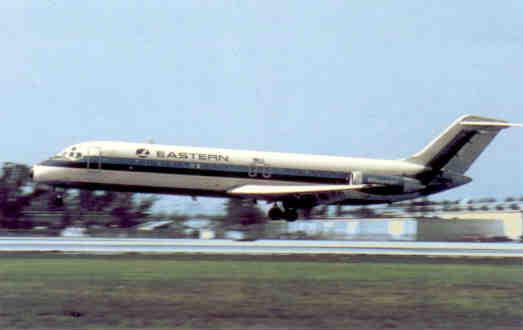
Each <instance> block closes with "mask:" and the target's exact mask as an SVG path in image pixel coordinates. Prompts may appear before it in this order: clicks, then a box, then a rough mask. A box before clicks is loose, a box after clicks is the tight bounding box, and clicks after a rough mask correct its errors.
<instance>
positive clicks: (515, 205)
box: [509, 203, 519, 210]
mask: <svg viewBox="0 0 523 330" xmlns="http://www.w3.org/2000/svg"><path fill="white" fill-rule="evenodd" d="M509 207H510V209H511V210H519V204H517V203H512V204H510V206H509Z"/></svg>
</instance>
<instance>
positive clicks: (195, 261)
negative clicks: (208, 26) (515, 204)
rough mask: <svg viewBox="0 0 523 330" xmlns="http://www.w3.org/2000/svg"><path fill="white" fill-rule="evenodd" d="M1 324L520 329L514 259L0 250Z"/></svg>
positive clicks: (522, 301)
mask: <svg viewBox="0 0 523 330" xmlns="http://www.w3.org/2000/svg"><path fill="white" fill-rule="evenodd" d="M0 328H1V329H28V328H29V329H31V328H38V329H42V328H49V329H108V328H111V329H128V328H147V329H172V328H179V329H191V328H213V329H216V328H222V329H231V328H237V329H267V328H279V329H282V328H300V329H304V328H310V329H326V328H338V329H391V328H398V329H518V330H521V329H522V328H523V265H522V260H521V259H510V260H506V259H500V260H493V259H445V258H424V257H416V258H409V257H385V256H383V257H365V256H355V257H349V256H343V257H340V256H301V257H299V256H298V257H297V256H257V257H254V256H209V255H163V256H161V255H153V256H151V255H121V256H86V255H62V254H1V255H0Z"/></svg>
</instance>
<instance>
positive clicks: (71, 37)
mask: <svg viewBox="0 0 523 330" xmlns="http://www.w3.org/2000/svg"><path fill="white" fill-rule="evenodd" d="M0 16H1V19H0V44H1V45H2V51H1V52H0V123H1V124H2V129H1V131H0V138H1V139H0V141H1V142H0V143H1V145H0V146H1V150H2V152H3V155H2V157H1V158H0V159H1V160H3V161H17V162H24V163H33V162H37V161H39V160H42V159H44V158H46V157H48V156H50V155H51V154H53V153H55V152H57V151H58V150H60V149H62V148H63V147H65V146H67V145H69V144H72V143H76V142H81V141H84V140H90V139H113V140H127V141H145V140H147V139H149V138H153V139H154V140H155V141H156V142H157V143H166V144H181V145H194V146H215V147H231V148H248V149H260V150H269V151H289V152H302V153H316V154H335V155H346V156H368V157H380V158H401V157H405V156H408V155H410V154H412V153H414V152H416V151H418V149H420V148H422V147H423V146H424V145H425V144H426V143H427V142H429V141H430V140H431V139H432V138H433V137H434V136H435V135H437V134H438V133H439V132H440V131H441V130H443V129H444V128H445V127H446V126H447V125H448V124H450V122H452V121H453V120H454V119H455V118H457V117H458V116H459V115H461V114H464V113H472V114H480V115H486V116H493V117H499V118H502V119H507V120H510V121H515V122H523V2H522V1H495V2H494V1H234V2H233V1H229V2H220V1H170V2H169V1H161V2H160V1H158V2H157V1H143V2H134V1H121V2H120V1H89V2H87V1H34V2H31V1H14V0H13V1H2V2H1V3H0ZM522 170H523V129H522V130H517V129H512V130H507V131H504V132H503V133H502V134H501V135H500V136H499V137H498V138H497V139H496V140H495V141H494V142H493V144H492V145H491V146H490V147H489V148H488V149H487V151H486V152H485V153H484V154H483V155H482V157H481V158H480V159H479V161H478V162H476V163H475V164H474V166H473V167H472V169H471V170H470V171H469V172H468V173H467V174H469V175H470V176H472V177H473V178H474V181H473V182H472V183H471V184H469V185H467V186H465V187H462V188H460V189H457V190H455V191H453V192H449V193H444V194H440V195H439V196H438V198H457V197H479V196H492V195H493V196H497V197H506V196H508V195H514V194H517V195H521V193H522V192H523V189H522V185H523V171H522ZM171 200H172V199H171ZM175 200H176V199H175ZM178 201H180V200H178Z"/></svg>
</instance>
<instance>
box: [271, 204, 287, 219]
mask: <svg viewBox="0 0 523 330" xmlns="http://www.w3.org/2000/svg"><path fill="white" fill-rule="evenodd" d="M268 216H269V218H270V219H271V220H280V219H281V218H282V217H283V211H282V210H281V209H280V208H279V207H278V206H273V207H272V208H271V209H270V210H269V213H268Z"/></svg>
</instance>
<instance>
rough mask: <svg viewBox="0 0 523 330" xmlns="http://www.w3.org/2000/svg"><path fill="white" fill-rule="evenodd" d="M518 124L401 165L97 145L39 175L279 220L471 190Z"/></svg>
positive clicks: (444, 145) (435, 146)
mask: <svg viewBox="0 0 523 330" xmlns="http://www.w3.org/2000/svg"><path fill="white" fill-rule="evenodd" d="M510 126H522V124H511V123H507V122H505V121H502V120H497V119H491V118H484V117H479V116H471V115H467V116H463V117H461V118H459V119H457V120H456V121H455V122H454V123H453V124H452V125H451V126H450V127H449V128H447V129H446V130H445V131H444V132H443V133H442V134H441V135H440V136H438V137H437V138H436V139H434V140H433V141H432V142H431V143H429V144H428V145H427V146H426V147H425V148H423V149H422V150H421V151H420V152H418V153H417V154H415V155H413V156H411V157H408V158H404V159H399V160H382V159H365V158H349V157H333V156H318V155H306V154H288V153H275V152H261V151H240V150H229V149H211V148H195V147H183V146H170V145H157V144H144V143H128V142H108V141H107V142H102V141H90V142H84V143H80V144H76V145H73V146H70V147H68V148H66V149H64V150H63V151H61V152H60V153H59V154H57V155H56V156H53V157H51V158H50V159H49V160H46V161H44V162H42V163H40V164H38V165H35V166H34V167H33V170H32V171H33V172H32V173H33V178H34V180H35V181H36V182H38V183H43V184H47V185H51V186H53V187H59V188H80V189H100V190H115V191H132V192H147V193H165V194H183V195H190V196H215V197H239V198H244V199H250V200H254V201H255V200H266V201H268V202H270V203H274V206H273V207H272V208H271V209H270V211H269V217H270V218H271V219H273V220H277V219H282V218H283V219H285V220H288V221H294V220H296V219H297V217H298V212H297V210H298V209H300V208H311V207H314V206H316V205H320V204H342V205H363V204H379V203H392V202H397V201H402V200H407V199H413V198H417V197H420V196H427V195H430V194H434V193H438V192H441V191H444V190H448V189H451V188H455V187H458V186H461V185H464V184H466V183H468V182H470V181H471V178H469V177H467V176H465V175H464V174H465V172H466V171H467V170H468V169H469V167H470V166H471V165H472V163H473V162H474V161H475V160H476V158H477V157H478V156H479V155H480V154H481V152H482V151H483V150H484V149H485V147H487V145H488V144H489V143H490V141H492V139H493V138H494V137H495V136H496V135H497V134H498V133H499V131H500V130H502V129H504V128H507V127H510Z"/></svg>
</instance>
